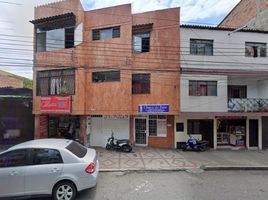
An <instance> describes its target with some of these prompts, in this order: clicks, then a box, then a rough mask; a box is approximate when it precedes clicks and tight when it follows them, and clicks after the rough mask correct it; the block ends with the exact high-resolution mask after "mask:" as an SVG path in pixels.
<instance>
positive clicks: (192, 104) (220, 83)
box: [180, 74, 227, 112]
mask: <svg viewBox="0 0 268 200" xmlns="http://www.w3.org/2000/svg"><path fill="white" fill-rule="evenodd" d="M189 80H204V81H217V96H189ZM181 86H182V87H181V91H180V96H181V112H227V76H213V75H205V76H204V75H186V74H183V75H182V76H181Z"/></svg>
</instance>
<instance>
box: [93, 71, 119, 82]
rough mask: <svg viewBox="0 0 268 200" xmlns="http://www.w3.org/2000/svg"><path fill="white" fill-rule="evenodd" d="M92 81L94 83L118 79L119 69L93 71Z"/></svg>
mask: <svg viewBox="0 0 268 200" xmlns="http://www.w3.org/2000/svg"><path fill="white" fill-rule="evenodd" d="M92 81H93V82H94V83H98V82H112V81H120V71H106V72H93V73H92Z"/></svg>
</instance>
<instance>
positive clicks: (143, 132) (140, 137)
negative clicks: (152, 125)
mask: <svg viewBox="0 0 268 200" xmlns="http://www.w3.org/2000/svg"><path fill="white" fill-rule="evenodd" d="M135 143H136V144H137V145H144V146H146V145H147V144H148V135H147V118H135Z"/></svg>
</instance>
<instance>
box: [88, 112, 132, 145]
mask: <svg viewBox="0 0 268 200" xmlns="http://www.w3.org/2000/svg"><path fill="white" fill-rule="evenodd" d="M91 126H92V132H91V134H90V145H91V146H100V147H105V145H106V142H107V139H108V137H110V136H111V130H113V132H114V137H115V138H116V139H129V133H130V127H129V119H105V118H103V117H98V118H97V117H93V118H92V119H91Z"/></svg>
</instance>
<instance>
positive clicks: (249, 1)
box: [218, 0, 268, 31]
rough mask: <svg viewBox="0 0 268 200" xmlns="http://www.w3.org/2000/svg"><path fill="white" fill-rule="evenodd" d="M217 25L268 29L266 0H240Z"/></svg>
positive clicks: (267, 2) (267, 5)
mask: <svg viewBox="0 0 268 200" xmlns="http://www.w3.org/2000/svg"><path fill="white" fill-rule="evenodd" d="M218 26H219V27H225V28H241V27H245V26H246V27H247V28H251V29H258V30H264V31H268V28H267V27H268V1H267V0H241V1H240V2H239V3H238V4H237V5H236V6H235V7H234V8H233V9H232V10H231V12H230V13H229V14H228V15H226V17H225V18H224V19H223V20H222V21H221V22H220V24H219V25H218Z"/></svg>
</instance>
